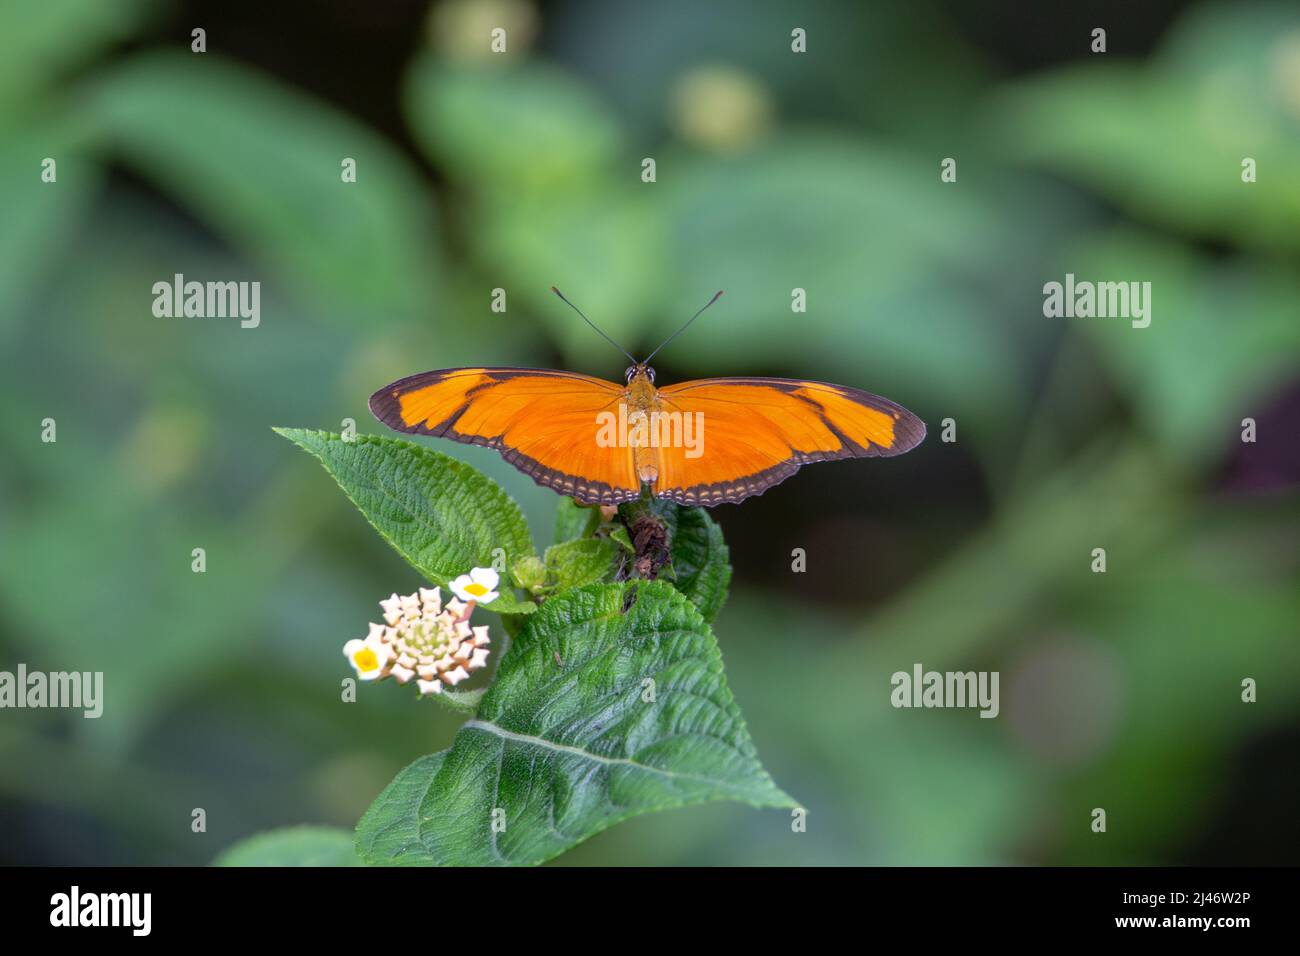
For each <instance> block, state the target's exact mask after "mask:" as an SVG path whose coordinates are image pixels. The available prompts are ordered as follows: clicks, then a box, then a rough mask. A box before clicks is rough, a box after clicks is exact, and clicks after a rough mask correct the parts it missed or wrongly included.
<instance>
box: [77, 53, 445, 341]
mask: <svg viewBox="0 0 1300 956" xmlns="http://www.w3.org/2000/svg"><path fill="white" fill-rule="evenodd" d="M87 112H88V113H89V114H90V115H93V116H94V117H95V118H96V120H97V122H99V123H100V124H102V132H103V135H104V137H105V138H106V139H107V140H108V144H109V145H110V147H111V148H112V149H113V150H114V151H116V152H117V153H119V154H120V155H121V157H122V158H123V159H124V160H125V161H126V162H127V163H128V164H129V165H130V166H131V167H132V168H134V169H136V170H138V171H139V172H140V173H141V174H142V175H143V176H145V177H146V178H148V179H149V180H151V181H152V182H154V183H156V184H157V185H158V186H160V187H161V188H162V189H163V190H165V191H166V192H168V193H169V194H170V195H172V196H174V197H175V198H176V200H177V201H178V202H179V203H181V204H182V205H184V206H185V207H186V208H187V209H189V210H190V211H191V212H192V213H194V214H195V215H197V216H198V217H199V218H200V219H201V220H202V222H203V223H204V224H205V225H208V226H212V227H214V228H215V229H217V230H218V231H220V232H221V233H222V235H223V236H224V237H226V238H227V239H228V240H229V241H231V242H232V243H233V244H234V245H235V246H237V247H238V248H240V249H242V250H244V251H246V252H248V253H250V254H251V255H252V256H254V257H255V258H257V259H258V260H260V261H261V262H262V263H265V264H268V265H270V266H271V267H273V268H275V269H276V270H277V271H278V272H279V273H280V275H281V276H282V277H283V278H284V279H285V280H287V281H288V282H289V283H290V284H291V286H292V288H293V290H294V292H295V293H296V294H297V295H298V296H299V297H300V298H302V299H303V300H304V301H305V302H307V303H308V304H309V305H310V306H311V307H313V308H318V309H320V310H321V311H322V312H323V313H324V314H327V315H338V316H348V317H354V316H360V315H367V316H370V319H368V320H373V316H371V313H373V312H379V313H386V314H397V315H405V316H411V315H416V314H423V310H424V309H425V308H426V305H427V303H428V302H429V300H430V298H431V297H432V295H433V290H434V288H435V285H434V283H435V281H436V273H437V267H438V249H437V243H436V237H435V235H434V233H433V231H432V230H431V229H430V225H429V219H430V216H431V215H432V210H433V209H434V203H433V201H432V198H431V197H430V195H429V193H428V190H427V188H426V186H425V183H424V180H423V178H422V177H421V176H420V174H419V173H418V171H417V170H416V169H415V168H414V167H413V166H412V165H411V164H410V162H409V161H408V160H406V159H405V158H404V157H403V156H402V155H401V153H400V152H399V151H398V150H396V149H394V148H393V147H392V146H391V145H390V144H388V143H386V142H384V140H383V139H382V138H380V137H378V136H376V135H375V133H374V132H373V131H372V130H370V129H369V128H367V127H366V126H365V125H363V124H361V123H357V122H355V121H353V120H351V119H348V118H347V117H345V116H344V115H342V114H340V113H337V112H335V111H333V110H331V109H329V108H328V107H326V106H323V105H322V104H321V103H320V102H318V101H316V100H313V99H311V98H309V97H305V96H303V95H301V94H299V93H296V92H293V91H292V90H290V89H288V88H286V87H284V86H281V85H279V84H277V83H275V82H273V81H271V80H269V79H267V78H266V76H265V75H264V74H262V73H260V72H258V71H255V70H251V69H247V68H245V67H241V66H237V65H235V64H234V63H231V62H227V61H222V60H221V58H220V57H219V56H218V55H216V54H208V55H205V56H193V55H191V54H189V53H181V54H176V53H165V54H153V55H147V56H136V57H132V58H131V59H130V60H129V61H128V62H127V63H126V64H125V65H123V66H121V67H119V68H118V69H117V70H115V71H113V72H110V73H108V74H107V75H106V76H104V77H103V78H101V79H100V80H98V81H97V82H96V84H95V85H94V87H93V88H92V91H91V95H90V101H89V103H88V104H87ZM214 143H219V144H221V145H220V148H219V149H214V148H213V144H214ZM345 158H350V159H354V160H355V161H356V181H355V182H345V181H343V178H342V173H343V167H342V161H343V160H344V159H345ZM304 236H310V237H311V241H310V242H304V241H303V237H304ZM226 278H234V277H226Z"/></svg>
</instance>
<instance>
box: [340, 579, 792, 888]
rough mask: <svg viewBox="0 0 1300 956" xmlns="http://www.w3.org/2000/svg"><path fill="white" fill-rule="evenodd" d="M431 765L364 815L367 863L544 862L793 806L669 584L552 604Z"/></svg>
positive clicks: (597, 589) (408, 773) (579, 591)
mask: <svg viewBox="0 0 1300 956" xmlns="http://www.w3.org/2000/svg"><path fill="white" fill-rule="evenodd" d="M625 605H629V606H627V609H626V610H625V609H624V608H625ZM647 679H652V680H653V681H654V684H653V688H654V699H653V701H652V702H647V701H646V700H644V699H643V695H644V694H646V693H647V687H649V686H651V685H647V684H645V683H644V682H645V681H646V680H647ZM437 757H442V758H443V759H442V761H441V765H440V766H439V765H437V764H435V763H433V760H434V759H436V758H437ZM425 759H426V761H429V762H425V763H421V762H417V763H416V764H413V765H412V766H411V767H408V768H407V769H406V770H405V771H403V772H402V774H401V775H399V777H398V779H397V780H395V781H394V782H393V784H392V785H391V786H390V787H389V788H388V789H387V790H385V791H384V794H383V795H381V797H380V799H379V800H378V801H376V804H375V806H374V807H372V808H371V810H370V811H369V812H367V814H366V815H365V817H363V820H362V827H361V828H360V830H359V833H358V845H359V847H360V848H361V852H362V854H363V856H365V858H366V859H367V860H369V861H371V862H403V863H437V864H461V865H485V864H534V863H541V862H543V861H545V860H548V859H550V858H551V857H554V856H556V855H557V854H559V853H562V852H563V851H564V850H566V849H568V848H569V847H571V846H573V845H574V844H576V843H579V842H581V841H582V840H585V839H587V838H588V837H590V836H592V835H593V834H595V833H598V832H600V831H601V830H604V829H605V828H607V827H609V826H611V825H613V824H614V823H617V822H618V821H620V820H624V819H627V818H628V817H632V816H635V815H637V814H641V813H647V812H650V811H654V810H663V809H668V808H670V807H680V806H686V805H689V804H694V803H703V802H707V801H712V800H737V801H740V802H743V803H748V804H750V805H752V806H755V807H792V806H795V803H794V801H793V800H792V799H791V798H790V797H789V796H788V795H787V794H785V793H784V792H782V791H781V790H780V789H779V788H778V787H777V786H776V785H775V784H774V783H773V782H772V779H771V777H769V776H768V774H767V772H766V771H765V770H764V769H763V767H762V765H761V764H760V763H759V761H758V757H757V754H756V753H755V750H754V745H753V743H752V741H751V740H750V737H749V732H748V730H747V729H746V728H745V723H744V720H743V718H742V717H741V715H740V709H739V707H737V706H736V702H735V700H734V699H733V698H732V696H731V691H730V690H729V689H728V687H727V683H726V679H725V677H724V675H723V671H722V658H721V655H720V654H719V652H718V647H717V643H716V642H715V640H714V638H713V634H712V632H711V631H710V630H709V627H708V625H707V624H706V623H705V622H704V620H703V618H701V617H700V614H699V612H698V611H697V610H696V609H695V607H694V606H693V605H692V604H691V603H690V602H689V601H687V600H686V599H685V598H684V597H683V596H682V595H681V594H679V593H678V592H677V591H675V590H674V589H673V588H672V587H671V586H669V585H668V584H666V583H663V582H628V583H623V584H602V585H591V586H588V587H583V588H574V589H571V590H569V591H565V592H563V593H561V594H558V595H557V596H555V597H553V598H551V599H550V600H549V601H547V602H546V603H545V604H544V605H543V606H542V607H541V609H540V610H539V611H538V612H537V613H536V614H534V615H533V616H532V617H530V618H529V619H528V622H527V624H526V626H525V628H524V631H523V633H522V634H521V635H520V637H519V638H518V639H517V641H516V642H515V644H514V646H513V647H512V649H511V651H510V653H509V654H507V655H506V657H505V659H504V660H503V661H502V662H501V667H500V670H499V671H498V674H497V678H496V681H495V683H494V684H493V685H492V687H491V688H490V689H489V690H488V692H487V694H486V696H485V697H484V699H483V703H482V705H481V706H480V708H479V712H478V716H477V717H476V718H475V719H474V720H471V721H469V722H468V723H467V724H465V725H464V726H463V727H462V728H461V729H460V731H459V732H458V733H457V735H456V738H455V740H454V741H453V742H452V746H451V748H450V750H448V751H447V752H446V754H445V756H443V755H435V758H425ZM494 811H496V812H494ZM502 824H504V828H502Z"/></svg>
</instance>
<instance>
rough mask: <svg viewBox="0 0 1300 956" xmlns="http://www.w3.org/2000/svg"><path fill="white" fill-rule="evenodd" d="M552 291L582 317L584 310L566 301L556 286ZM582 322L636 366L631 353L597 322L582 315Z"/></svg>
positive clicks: (552, 287)
mask: <svg viewBox="0 0 1300 956" xmlns="http://www.w3.org/2000/svg"><path fill="white" fill-rule="evenodd" d="M551 291H552V292H554V293H555V294H556V295H558V296H559V297H560V301H561V302H563V303H564V304H565V305H567V306H568V307H569V308H571V309H572V310H573V311H574V312H577V313H578V315H582V310H581V309H580V308H578V307H577V306H576V305H574V304H573V303H572V302H570V301H569V300H568V299H566V298H565V297H564V293H563V292H561V291H560V290H559V289H557V288H555V286H551ZM582 321H584V322H586V323H587V324H588V325H590V326H591V327H592V328H593V329H596V331H597V332H600V337H601V338H603V339H604V340H605V341H606V342H608V343H609V344H610V345H612V346H614V348H616V349H618V350H619V351H620V352H622V353H623V354H624V355H626V356H627V357H628V358H629V359H631V361H632V364H633V365H635V364H636V359H634V358H632V355H631V353H630V352H628V350H627V349H625V348H623V346H621V345H619V344H618V343H617V342H615V341H614V340H613V339H611V338H610V337H609V336H608V335H606V334H605V333H604V332H601V331H600V329H599V328H597V327H596V323H595V322H593V321H591V319H589V318H587V317H586V316H585V315H582Z"/></svg>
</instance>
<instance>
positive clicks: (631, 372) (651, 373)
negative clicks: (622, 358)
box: [623, 362, 655, 385]
mask: <svg viewBox="0 0 1300 956" xmlns="http://www.w3.org/2000/svg"><path fill="white" fill-rule="evenodd" d="M623 377H624V378H626V379H627V383H628V384H629V385H631V384H632V380H633V379H636V378H642V377H644V378H646V379H648V380H649V381H650V384H651V385H653V384H654V381H655V370H654V369H652V368H651V367H650V366H649V365H646V364H645V363H644V362H638V363H637V364H636V365H629V366H628V367H627V371H625V372H624V373H623Z"/></svg>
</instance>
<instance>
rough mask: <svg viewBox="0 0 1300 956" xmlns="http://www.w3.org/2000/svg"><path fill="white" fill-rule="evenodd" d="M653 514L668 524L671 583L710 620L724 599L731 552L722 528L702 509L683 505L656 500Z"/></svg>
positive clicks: (728, 582)
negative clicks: (672, 580)
mask: <svg viewBox="0 0 1300 956" xmlns="http://www.w3.org/2000/svg"><path fill="white" fill-rule="evenodd" d="M654 510H655V513H656V514H658V515H659V517H661V518H662V519H663V520H664V522H665V524H667V526H668V535H669V538H668V547H669V553H670V555H671V560H672V570H673V575H674V584H675V585H676V587H677V590H679V591H681V592H682V593H683V594H685V595H686V596H687V597H688V598H690V599H691V601H693V602H694V604H695V606H696V607H698V608H699V609H700V613H701V614H702V615H704V619H705V620H706V621H709V622H710V623H712V621H713V619H714V618H716V617H717V616H718V612H719V611H720V610H722V605H723V603H724V602H725V601H726V600H727V587H728V586H729V585H730V584H731V563H730V562H731V552H730V550H729V549H728V548H727V544H726V542H725V541H723V539H722V528H720V527H719V526H718V523H717V522H716V521H714V520H713V519H712V518H710V517H709V513H708V512H707V511H705V510H704V509H703V508H683V507H681V506H680V505H677V504H675V503H673V502H671V501H656V502H655V503H654Z"/></svg>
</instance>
